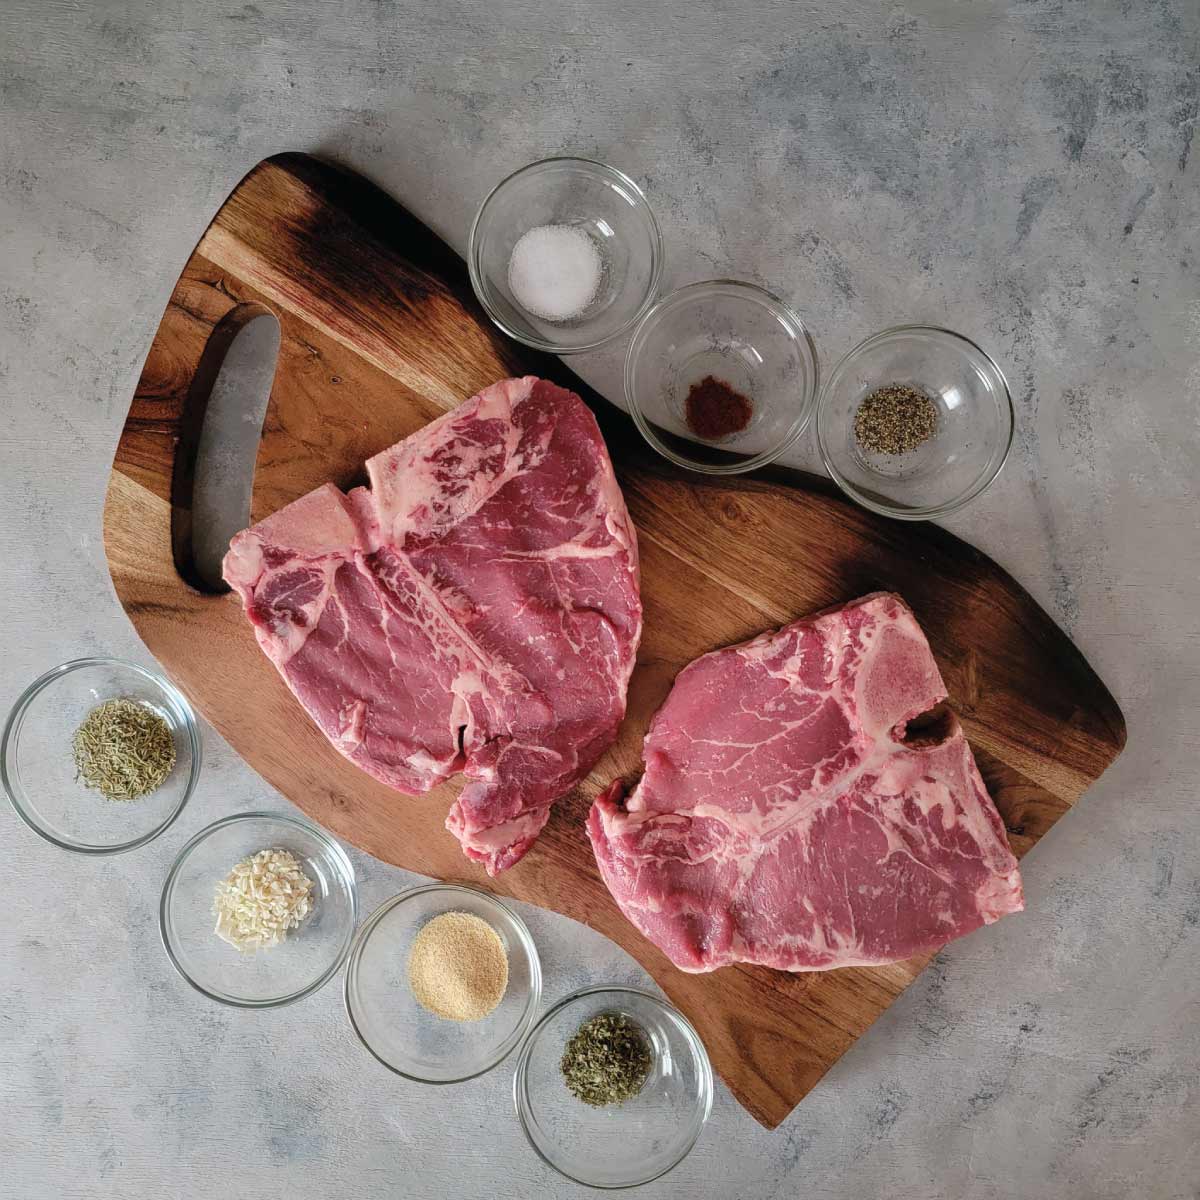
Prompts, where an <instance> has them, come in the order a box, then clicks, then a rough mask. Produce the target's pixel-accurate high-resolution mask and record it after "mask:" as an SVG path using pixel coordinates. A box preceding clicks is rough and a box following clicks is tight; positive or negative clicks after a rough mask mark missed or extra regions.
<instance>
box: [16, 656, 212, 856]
mask: <svg viewBox="0 0 1200 1200" xmlns="http://www.w3.org/2000/svg"><path fill="white" fill-rule="evenodd" d="M114 699H129V700H135V701H137V702H138V703H139V704H143V705H145V706H146V707H147V708H150V709H153V710H154V712H156V713H157V714H158V715H159V716H160V717H162V718H163V720H165V721H166V722H167V724H168V725H169V726H170V728H171V736H172V738H173V739H174V741H175V766H174V767H173V768H172V769H171V773H170V775H168V776H167V778H166V780H165V781H164V782H163V784H162V785H161V786H160V787H159V788H158V789H157V790H155V791H153V792H151V793H150V794H149V795H147V796H143V797H141V798H140V799H138V800H108V799H106V798H105V797H104V796H103V795H102V794H101V793H100V792H98V791H94V790H92V789H90V788H87V787H85V786H84V784H83V783H82V781H80V780H79V779H77V778H76V773H75V760H74V756H73V753H72V749H71V746H72V739H73V737H74V734H75V731H76V730H77V729H78V728H79V726H80V725H81V724H82V723H83V721H84V719H85V718H86V717H87V715H88V713H89V712H90V711H91V710H92V709H93V708H95V707H96V706H97V705H98V704H102V703H103V702H104V701H105V700H114ZM200 761H201V754H200V731H199V728H198V727H197V725H196V718H195V715H194V714H193V712H192V708H191V705H190V704H188V702H187V700H186V699H185V698H184V696H183V693H182V692H180V691H179V689H178V688H176V687H175V686H174V684H172V683H170V682H168V680H166V679H165V678H163V676H161V675H159V674H157V673H156V672H154V671H149V670H147V669H146V668H145V667H139V666H137V665H136V664H135V663H131V662H124V661H122V660H121V659H117V658H79V659H75V660H74V661H73V662H67V663H63V664H62V666H60V667H55V668H54V670H52V671H47V672H46V674H45V675H43V676H41V678H40V679H36V680H34V682H33V683H31V684H30V685H29V687H27V688H26V689H25V691H24V692H23V693H22V694H21V696H20V698H19V699H18V700H17V702H16V704H15V705H14V706H13V710H12V713H11V714H10V715H9V718H8V724H7V725H6V726H5V727H4V738H3V742H2V744H0V776H2V777H3V781H4V788H5V791H7V792H8V797H9V799H10V800H11V801H12V804H13V808H15V809H16V810H17V815H18V816H19V817H20V818H21V820H23V821H24V822H25V824H26V825H28V826H29V827H30V829H32V830H33V831H34V832H35V833H38V834H41V836H42V837H44V838H45V839H46V841H48V842H53V843H54V845H56V846H61V847H62V848H63V849H64V850H74V851H75V852H76V853H79V854H118V853H120V852H121V851H122V850H133V849H135V848H136V847H138V846H144V845H146V843H147V842H150V841H153V839H154V838H156V837H158V835H159V834H160V833H162V831H163V830H164V829H166V828H167V827H168V826H169V825H170V824H171V822H172V821H174V820H175V818H176V817H177V816H179V814H180V812H181V811H182V810H183V806H184V805H185V804H186V803H187V802H188V797H189V796H191V794H192V791H193V789H194V788H195V786H196V780H197V778H199V775H200Z"/></svg>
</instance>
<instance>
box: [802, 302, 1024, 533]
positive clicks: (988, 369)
mask: <svg viewBox="0 0 1200 1200" xmlns="http://www.w3.org/2000/svg"><path fill="white" fill-rule="evenodd" d="M1012 437H1013V405H1012V399H1011V397H1010V396H1009V391H1008V383H1007V381H1006V380H1005V378H1004V372H1003V371H1001V370H1000V368H999V367H998V366H997V365H996V363H995V362H994V361H993V360H992V359H991V358H990V357H989V356H988V354H987V353H986V352H985V351H983V350H981V349H980V348H979V347H978V346H977V345H976V344H975V343H974V342H973V341H971V340H970V338H967V337H964V336H963V335H962V334H960V333H953V332H952V331H951V330H949V329H939V328H937V327H935V326H929V325H901V326H897V327H896V328H895V329H885V330H884V331H883V332H882V333H877V334H875V335H874V336H873V337H869V338H867V340H866V341H865V342H862V343H860V344H859V345H858V346H855V348H854V349H853V350H851V351H850V352H849V353H848V354H847V355H846V357H845V358H843V359H842V361H841V362H840V363H838V365H837V367H835V368H834V370H833V373H832V374H831V375H830V376H829V379H828V381H827V382H826V384H825V387H824V388H823V389H822V392H821V399H820V401H819V403H818V406H817V445H818V447H819V449H820V451H821V459H822V461H823V462H824V464H825V469H826V470H827V471H828V472H829V474H830V475H831V476H832V478H833V481H834V482H835V483H836V484H837V485H838V487H840V488H841V489H842V491H843V492H845V493H846V495H847V496H849V497H850V499H851V500H854V501H855V502H857V503H858V504H861V505H862V506H863V507H864V508H869V509H871V510H872V511H873V512H877V513H882V514H883V515H884V516H885V517H896V518H898V519H900V520H906V521H927V520H936V519H938V518H940V517H944V516H947V515H948V514H950V513H952V512H955V511H956V510H957V509H959V508H961V507H962V506H963V505H964V504H966V503H968V502H969V501H971V500H973V499H975V497H977V496H978V495H980V493H981V492H983V491H984V489H985V488H986V487H987V486H988V485H989V484H990V483H991V482H992V480H993V479H995V478H996V475H997V474H998V473H999V471H1000V468H1001V467H1002V466H1003V465H1004V461H1005V459H1006V458H1007V457H1008V451H1009V448H1010V447H1011V445H1012Z"/></svg>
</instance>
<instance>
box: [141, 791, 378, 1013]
mask: <svg viewBox="0 0 1200 1200" xmlns="http://www.w3.org/2000/svg"><path fill="white" fill-rule="evenodd" d="M260 850H287V851H289V852H290V853H291V854H292V855H293V856H294V857H295V858H296V859H297V860H298V861H299V863H300V866H301V868H302V869H303V871H304V874H305V875H307V876H308V878H309V879H311V880H312V881H313V883H314V884H315V885H316V886H315V887H314V888H313V892H312V897H313V899H312V911H311V912H310V913H309V915H308V917H307V918H305V920H304V921H303V922H302V924H301V925H300V926H299V928H297V929H293V930H291V931H290V932H289V933H288V935H287V937H286V939H285V940H284V941H283V942H281V943H280V944H279V945H277V946H271V947H269V948H268V949H265V950H259V951H257V952H256V953H252V954H243V953H241V952H240V951H239V950H238V949H237V948H236V947H234V946H231V945H230V944H229V943H228V942H225V941H223V940H222V939H221V938H219V937H217V935H216V933H215V932H214V926H215V924H216V918H215V916H214V914H213V899H214V896H215V894H216V887H217V884H218V882H219V881H220V880H222V879H224V878H225V877H226V876H227V875H228V874H229V872H230V871H231V870H233V868H234V866H235V865H236V864H237V863H239V862H240V861H241V860H242V859H243V858H247V857H249V856H250V855H252V854H257V853H258V851H260ZM158 919H159V929H160V931H161V933H162V940H163V946H164V947H165V948H166V951H167V955H168V957H169V958H170V959H171V962H172V963H173V964H174V966H175V969H176V970H177V971H178V972H179V973H180V975H182V976H183V977H184V979H186V980H187V981H188V983H190V984H191V985H192V987H194V988H195V989H196V990H197V991H198V992H203V993H204V995H206V996H209V997H211V998H212V999H213V1000H219V1001H220V1002H221V1003H222V1004H232V1005H234V1006H235V1007H238V1008H275V1007H278V1006H279V1005H282V1004H290V1003H291V1002H292V1001H293V1000H299V999H301V997H303V996H310V995H312V993H313V992H315V991H317V990H318V989H319V988H321V987H323V986H324V985H325V984H326V983H328V982H329V980H330V979H332V978H333V977H334V975H336V974H337V972H338V969H339V968H340V967H341V965H342V963H344V962H345V961H346V955H347V954H348V953H349V952H350V942H351V939H352V938H353V937H354V926H355V924H356V923H357V921H358V887H357V884H356V883H355V879H354V867H353V865H352V864H351V862H350V859H349V857H348V856H347V854H346V852H345V850H343V849H342V847H341V846H340V845H339V844H338V843H337V842H336V841H335V840H334V839H333V838H332V837H330V835H329V834H327V833H326V832H325V831H324V830H323V829H318V828H317V826H316V825H312V824H310V823H309V822H308V821H303V820H301V819H300V818H298V817H293V816H289V815H287V814H285V813H266V812H253V813H238V814H236V815H234V816H232V817H224V818H223V819H222V820H220V821H216V822H214V823H213V824H212V825H209V826H208V827H207V828H205V829H202V830H201V831H200V832H199V833H198V834H196V836H195V837H194V838H192V840H191V841H190V842H188V844H187V845H186V846H184V848H183V849H182V850H181V851H180V852H179V857H178V858H177V859H176V860H175V865H174V866H173V867H172V868H171V873H170V874H169V875H168V876H167V882H166V884H165V885H164V887H163V893H162V901H161V903H160V904H159V910H158Z"/></svg>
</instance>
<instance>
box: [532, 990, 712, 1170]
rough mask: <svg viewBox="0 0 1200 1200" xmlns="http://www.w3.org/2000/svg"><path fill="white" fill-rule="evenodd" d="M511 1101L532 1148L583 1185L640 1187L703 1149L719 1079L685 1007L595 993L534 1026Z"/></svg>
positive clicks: (576, 995)
mask: <svg viewBox="0 0 1200 1200" xmlns="http://www.w3.org/2000/svg"><path fill="white" fill-rule="evenodd" d="M513 1100H514V1102H515V1104H516V1108H517V1116H518V1118H519V1119H520V1122H521V1127H522V1128H523V1129H524V1130H525V1136H526V1137H527V1138H528V1139H529V1144H530V1145H531V1146H532V1147H533V1148H534V1150H535V1151H536V1152H537V1153H538V1155H539V1156H540V1157H541V1158H542V1160H543V1161H544V1162H546V1163H548V1164H549V1165H550V1166H552V1167H553V1168H554V1169H555V1170H556V1171H558V1172H560V1173H561V1174H563V1175H565V1176H566V1177H567V1178H568V1179H573V1180H574V1181H575V1182H576V1183H582V1184H586V1185H587V1186H588V1187H594V1188H610V1189H615V1188H627V1187H637V1186H639V1185H641V1184H644V1183H649V1182H650V1181H651V1180H652V1179H657V1178H658V1177H659V1176H660V1175H665V1174H666V1173H667V1172H668V1171H669V1170H671V1168H672V1167H674V1166H677V1165H678V1164H679V1163H680V1162H682V1161H683V1159H684V1158H685V1157H686V1156H687V1154H688V1152H689V1151H690V1150H691V1149H692V1147H693V1146H694V1145H695V1144H696V1142H697V1140H698V1139H699V1137H700V1132H701V1130H702V1129H703V1128H704V1123H705V1121H707V1120H708V1116H709V1113H710V1112H711V1111H712V1101H713V1076H712V1068H711V1066H710V1065H709V1061H708V1055H707V1054H706V1053H705V1050H704V1045H703V1043H702V1042H701V1041H700V1038H699V1036H698V1034H697V1033H696V1031H695V1030H694V1029H693V1028H692V1026H691V1024H690V1023H689V1022H688V1020H687V1018H685V1017H684V1016H683V1014H682V1013H680V1012H679V1010H678V1009H676V1008H674V1007H673V1006H672V1005H670V1004H668V1003H667V1002H666V1001H665V1000H662V999H660V998H659V997H658V996H655V995H653V994H652V993H651V992H647V991H643V990H642V989H641V988H635V987H589V988H583V989H581V990H580V991H577V992H572V993H571V995H569V996H567V997H566V998H565V999H563V1000H560V1001H559V1002H558V1003H557V1004H556V1005H555V1006H554V1007H553V1008H551V1009H550V1010H549V1011H548V1012H547V1013H546V1014H545V1016H543V1017H542V1019H541V1020H540V1021H538V1023H537V1024H536V1025H535V1026H534V1027H533V1031H532V1032H531V1033H530V1035H529V1037H528V1038H527V1039H526V1040H525V1045H524V1047H523V1048H522V1050H521V1055H520V1058H519V1059H518V1060H517V1070H516V1075H515V1076H514V1078H513Z"/></svg>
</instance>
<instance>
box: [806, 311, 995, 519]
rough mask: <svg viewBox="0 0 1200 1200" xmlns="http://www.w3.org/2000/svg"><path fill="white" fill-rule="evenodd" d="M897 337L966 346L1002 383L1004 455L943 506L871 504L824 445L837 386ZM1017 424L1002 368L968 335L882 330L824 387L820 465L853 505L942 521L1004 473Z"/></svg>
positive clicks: (854, 350) (911, 327) (850, 353)
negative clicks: (927, 337)
mask: <svg viewBox="0 0 1200 1200" xmlns="http://www.w3.org/2000/svg"><path fill="white" fill-rule="evenodd" d="M898 334H899V335H913V334H933V335H934V336H935V338H936V339H937V340H944V339H949V340H950V341H954V342H962V343H965V345H966V346H967V348H968V350H969V351H970V352H971V353H973V354H976V355H978V356H979V357H980V358H981V359H982V360H983V361H984V363H986V364H987V366H988V367H989V368H990V369H991V370H992V371H994V372H995V373H996V377H997V378H998V379H999V380H1000V387H1001V389H1002V391H1003V393H1004V403H1003V404H1002V405H1001V406H1000V411H1001V419H1002V420H1003V418H1004V416H1005V415H1007V417H1008V422H1007V424H1008V429H1007V432H1006V441H1005V445H1004V451H1003V453H1002V454H1001V455H1000V459H999V461H998V462H997V463H996V466H995V467H994V468H993V469H992V470H991V471H990V472H988V473H986V474H984V475H982V476H981V477H980V478H979V479H978V480H976V482H975V483H974V484H973V485H972V486H971V487H970V488H968V489H967V490H966V491H965V492H963V493H961V495H958V496H956V497H955V498H954V499H952V500H947V501H945V502H944V503H942V504H930V505H926V506H925V507H923V508H904V509H900V508H896V507H893V506H892V505H889V504H880V503H879V502H878V501H877V500H872V499H870V497H868V496H865V495H864V494H862V493H861V492H860V491H859V490H858V489H857V488H856V487H855V486H854V484H852V483H851V482H850V481H849V480H848V479H846V478H845V477H844V476H843V475H842V474H841V472H840V471H839V470H838V469H837V467H836V466H835V465H834V463H833V459H832V456H831V455H830V453H829V450H828V448H827V446H826V443H825V430H824V422H825V418H826V414H827V411H828V404H827V401H828V400H829V399H830V398H831V397H832V395H833V389H834V385H835V383H838V382H840V381H841V379H842V377H843V376H844V375H845V373H846V371H847V370H848V369H849V365H850V363H851V362H852V361H853V360H854V359H855V358H856V357H857V356H858V355H860V354H862V353H863V352H865V351H866V350H868V349H871V348H872V347H874V346H875V345H877V344H879V343H881V342H884V341H889V340H891V339H893V338H894V337H896V335H898ZM1016 424H1017V417H1016V408H1015V406H1014V405H1013V399H1012V389H1011V388H1010V387H1009V385H1008V378H1007V376H1005V374H1004V372H1003V370H1001V368H1000V364H999V363H998V362H996V360H995V359H994V358H992V356H991V355H990V354H989V353H988V352H987V351H986V350H985V349H984V348H983V347H982V346H980V345H979V344H978V342H975V341H974V340H973V339H971V338H969V337H967V335H966V334H965V333H959V332H958V331H957V330H954V329H948V328H946V326H944V325H921V324H908V325H891V326H889V327H888V328H887V329H881V330H880V331H879V332H878V333H873V334H871V335H870V336H869V337H866V338H863V340H862V341H861V342H859V343H858V344H857V345H855V346H852V347H851V348H850V349H849V350H847V351H846V353H845V354H843V355H842V357H841V359H840V360H839V361H838V364H837V366H835V367H834V368H833V370H832V371H831V372H830V373H829V378H828V379H827V380H826V381H825V386H824V387H823V388H822V389H821V394H820V397H819V399H818V401H817V420H816V433H817V450H818V452H819V453H820V455H821V462H822V464H823V465H824V467H825V470H826V471H827V472H828V473H829V477H830V478H831V479H832V480H833V482H834V483H835V484H837V486H838V487H839V488H840V489H841V491H842V494H843V495H845V496H846V497H847V498H848V499H850V500H853V501H854V503H856V504H861V505H862V507H863V508H865V509H868V510H869V511H871V512H874V513H878V514H879V515H880V516H883V517H891V518H893V519H894V520H897V521H933V520H937V519H938V518H940V517H945V516H948V515H949V514H950V513H953V512H957V511H958V510H959V509H960V508H962V507H963V506H964V505H966V504H969V503H970V502H971V501H972V500H974V499H976V498H977V497H978V496H980V495H982V494H983V493H984V492H985V491H986V490H987V489H988V488H989V487H990V486H991V485H992V483H993V482H994V481H995V479H996V477H997V476H998V475H999V474H1000V472H1001V471H1002V470H1003V469H1004V465H1005V463H1007V462H1008V459H1009V455H1010V454H1011V452H1012V447H1013V440H1014V438H1015V436H1016Z"/></svg>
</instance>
